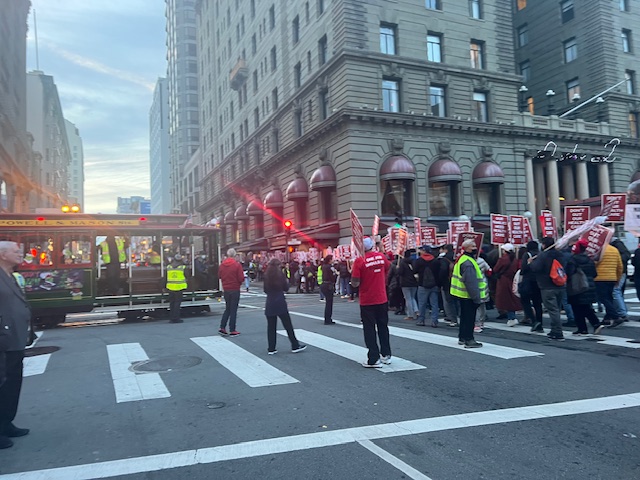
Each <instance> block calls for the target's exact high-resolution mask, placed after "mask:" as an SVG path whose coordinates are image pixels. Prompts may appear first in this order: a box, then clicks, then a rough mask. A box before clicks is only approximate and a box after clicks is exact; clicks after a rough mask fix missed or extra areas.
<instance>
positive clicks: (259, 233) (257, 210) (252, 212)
mask: <svg viewBox="0 0 640 480" xmlns="http://www.w3.org/2000/svg"><path fill="white" fill-rule="evenodd" d="M247 215H248V216H249V217H251V218H253V227H254V232H255V238H262V237H264V207H263V206H262V203H260V200H251V201H250V202H249V205H247Z"/></svg>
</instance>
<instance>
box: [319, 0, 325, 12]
mask: <svg viewBox="0 0 640 480" xmlns="http://www.w3.org/2000/svg"><path fill="white" fill-rule="evenodd" d="M323 13H324V0H318V16H320V15H322V14H323Z"/></svg>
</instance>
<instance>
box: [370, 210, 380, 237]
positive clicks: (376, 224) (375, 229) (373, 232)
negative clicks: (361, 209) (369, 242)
mask: <svg viewBox="0 0 640 480" xmlns="http://www.w3.org/2000/svg"><path fill="white" fill-rule="evenodd" d="M379 230H380V217H379V216H378V215H374V216H373V227H371V236H372V237H375V236H376V235H378V232H379Z"/></svg>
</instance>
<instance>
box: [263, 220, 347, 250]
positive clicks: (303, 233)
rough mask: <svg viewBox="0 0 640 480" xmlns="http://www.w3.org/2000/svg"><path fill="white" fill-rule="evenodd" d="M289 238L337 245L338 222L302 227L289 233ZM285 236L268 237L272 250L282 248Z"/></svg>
mask: <svg viewBox="0 0 640 480" xmlns="http://www.w3.org/2000/svg"><path fill="white" fill-rule="evenodd" d="M291 238H297V239H298V240H300V241H302V243H308V244H312V243H315V242H319V243H325V244H333V245H337V244H338V240H339V239H340V223H338V222H337V221H336V222H331V223H325V224H323V225H320V226H317V227H308V228H303V229H302V230H297V231H296V232H295V233H292V234H291ZM285 244H286V238H285V235H284V234H280V235H276V236H273V237H271V238H270V239H269V245H270V247H271V249H272V250H277V249H280V248H284V247H285Z"/></svg>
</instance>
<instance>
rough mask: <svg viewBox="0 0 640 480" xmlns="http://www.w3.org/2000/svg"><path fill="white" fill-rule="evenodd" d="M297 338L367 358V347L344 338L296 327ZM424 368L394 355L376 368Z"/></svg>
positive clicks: (353, 357) (348, 355) (351, 356)
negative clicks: (389, 361)
mask: <svg viewBox="0 0 640 480" xmlns="http://www.w3.org/2000/svg"><path fill="white" fill-rule="evenodd" d="M278 333H279V334H280V335H286V334H287V332H285V331H284V330H280V331H278ZM296 338H297V339H298V340H300V341H302V342H303V343H308V344H309V345H313V346H314V347H317V348H320V349H322V350H326V351H327V352H330V353H334V354H336V355H339V356H341V357H344V358H347V359H349V360H353V361H354V362H358V363H362V362H364V361H366V360H367V349H366V348H364V347H359V346H357V345H353V344H351V343H347V342H343V341H342V340H336V339H335V338H331V337H327V336H325V335H320V334H318V333H313V332H309V331H307V330H302V329H296ZM423 368H427V367H425V366H423V365H418V364H417V363H413V362H410V361H409V360H404V359H402V358H400V357H393V358H392V360H391V363H390V364H389V365H382V368H376V369H375V370H380V371H381V372H387V373H388V372H401V371H405V370H420V369H423Z"/></svg>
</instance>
